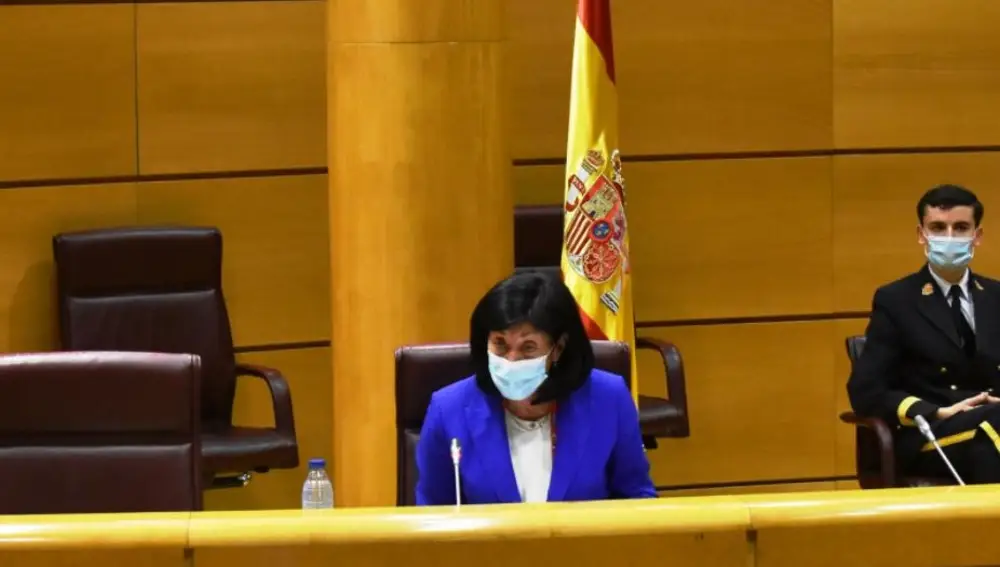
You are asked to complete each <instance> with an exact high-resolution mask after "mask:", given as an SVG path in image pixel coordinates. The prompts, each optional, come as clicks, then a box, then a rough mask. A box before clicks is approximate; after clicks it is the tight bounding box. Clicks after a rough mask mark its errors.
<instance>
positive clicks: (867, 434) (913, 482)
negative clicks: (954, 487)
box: [840, 335, 954, 488]
mask: <svg viewBox="0 0 1000 567" xmlns="http://www.w3.org/2000/svg"><path fill="white" fill-rule="evenodd" d="M844 344H845V346H846V347H847V356H848V358H850V360H851V365H853V364H854V363H855V362H856V361H857V360H858V358H860V357H861V353H862V351H864V348H865V337H864V336H863V335H859V336H854V337H847V339H846V340H845V341H844ZM840 420H841V421H842V422H844V423H847V424H850V425H853V426H854V427H855V432H854V435H855V437H854V439H855V442H854V457H855V466H856V467H857V474H858V484H859V485H861V488H904V487H913V486H943V485H950V484H954V483H953V482H952V480H951V479H949V478H928V477H917V476H909V475H906V474H903V473H901V471H900V470H899V468H898V466H897V463H896V452H895V447H894V445H893V440H892V434H893V429H892V428H891V427H890V426H889V424H887V423H886V422H885V421H884V420H882V419H880V418H877V417H861V416H858V415H857V414H855V413H854V412H850V411H845V412H844V413H842V414H840Z"/></svg>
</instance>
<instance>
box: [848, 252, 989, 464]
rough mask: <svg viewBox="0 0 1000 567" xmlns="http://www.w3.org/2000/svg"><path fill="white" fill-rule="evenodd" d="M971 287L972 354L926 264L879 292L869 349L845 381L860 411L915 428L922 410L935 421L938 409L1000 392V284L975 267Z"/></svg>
mask: <svg viewBox="0 0 1000 567" xmlns="http://www.w3.org/2000/svg"><path fill="white" fill-rule="evenodd" d="M968 292H969V295H970V296H971V300H972V305H973V310H974V312H975V333H976V354H975V356H974V357H971V358H970V357H969V356H968V355H966V353H965V352H964V351H963V350H962V347H961V338H960V337H959V332H958V329H957V328H956V325H955V323H954V321H953V319H952V315H951V312H950V311H949V309H950V308H949V306H948V300H947V299H946V297H945V295H944V292H942V290H941V288H940V287H939V286H938V285H937V283H935V281H934V279H933V278H932V277H931V274H930V271H929V268H928V267H927V266H924V268H923V269H922V270H920V271H919V272H917V273H915V274H911V275H909V276H906V277H905V278H902V279H900V280H897V281H895V282H892V283H890V284H887V285H885V286H883V287H881V288H879V289H878V290H877V291H876V292H875V297H874V299H873V301H872V314H871V318H870V320H869V322H868V328H867V330H866V331H865V336H866V341H865V347H864V350H863V351H862V354H861V357H860V358H859V359H858V360H857V362H856V363H855V364H854V368H853V370H852V372H851V377H850V380H849V381H848V384H847V391H848V395H849V396H850V400H851V406H852V407H853V409H854V411H855V413H857V414H859V415H861V416H864V417H881V418H883V419H884V420H886V421H887V422H888V423H889V424H890V425H897V426H902V427H907V426H909V427H914V426H915V424H914V422H913V418H914V417H915V416H917V415H921V416H923V417H924V418H926V419H927V420H928V421H933V420H934V419H935V413H936V412H937V410H938V408H941V407H947V406H950V405H952V404H954V403H956V402H960V401H962V400H964V399H966V398H969V397H971V396H975V395H976V394H979V393H981V392H987V391H988V392H993V391H994V390H997V391H1000V282H998V281H996V280H993V279H990V278H986V277H983V276H981V275H978V274H974V273H970V274H969V283H968ZM994 395H996V394H994ZM914 437H916V436H914ZM917 442H919V439H918V440H917V441H914V443H917ZM904 445H910V443H904ZM914 448H915V447H914ZM900 449H903V450H905V449H906V448H905V447H900ZM907 452H908V451H907Z"/></svg>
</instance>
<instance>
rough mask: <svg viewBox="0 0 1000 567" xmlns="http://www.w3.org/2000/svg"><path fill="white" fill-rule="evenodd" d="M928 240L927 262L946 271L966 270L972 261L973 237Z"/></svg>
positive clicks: (940, 237)
mask: <svg viewBox="0 0 1000 567" xmlns="http://www.w3.org/2000/svg"><path fill="white" fill-rule="evenodd" d="M924 237H925V238H926V239H927V248H926V250H925V253H926V254H927V261H928V262H930V263H931V264H933V265H935V266H937V267H939V268H945V269H954V268H964V267H966V266H968V265H969V262H971V261H972V255H973V249H972V237H971V236H931V235H926V234H925V235H924Z"/></svg>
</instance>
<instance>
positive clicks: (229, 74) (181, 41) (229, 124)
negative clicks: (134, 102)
mask: <svg viewBox="0 0 1000 567" xmlns="http://www.w3.org/2000/svg"><path fill="white" fill-rule="evenodd" d="M325 8H326V4H325V2H322V1H317V0H301V1H298V2H220V3H212V2H207V3H165V4H140V5H139V6H138V8H137V9H138V23H137V26H138V32H137V35H138V58H139V61H138V66H139V90H138V100H139V150H140V151H139V156H140V169H141V172H142V173H144V174H151V173H177V172H184V173H187V172H195V171H223V170H255V169H281V168H293V167H315V166H322V165H324V164H325V163H326V128H325V126H326V88H325V85H326V74H325V65H326V63H325V62H326V59H325V53H326V52H325V35H324V34H325V32H324V30H325V26H324V21H325V20H324V18H325Z"/></svg>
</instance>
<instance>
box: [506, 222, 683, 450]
mask: <svg viewBox="0 0 1000 567" xmlns="http://www.w3.org/2000/svg"><path fill="white" fill-rule="evenodd" d="M562 245H563V210H562V207H561V206H559V205H533V206H519V207H516V208H515V212H514V264H515V266H516V267H517V268H516V269H517V271H528V270H532V271H541V272H543V273H547V274H551V275H556V276H558V275H559V274H560V268H559V265H560V262H561V255H562ZM560 277H561V276H560ZM635 347H636V348H637V349H639V350H652V351H656V352H657V353H658V354H659V355H660V359H661V360H662V361H663V368H664V375H665V378H666V382H667V395H668V396H669V398H657V397H654V396H639V422H640V424H641V425H642V433H643V437H644V441H645V443H646V446H647V447H649V448H655V447H656V439H657V438H661V437H687V436H688V435H690V425H689V423H690V422H689V417H688V407H687V388H686V386H685V383H684V362H683V359H681V353H680V350H678V349H677V347H676V346H675V345H674V344H673V343H671V342H668V341H664V340H660V339H656V338H651V337H637V338H636V341H635Z"/></svg>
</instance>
